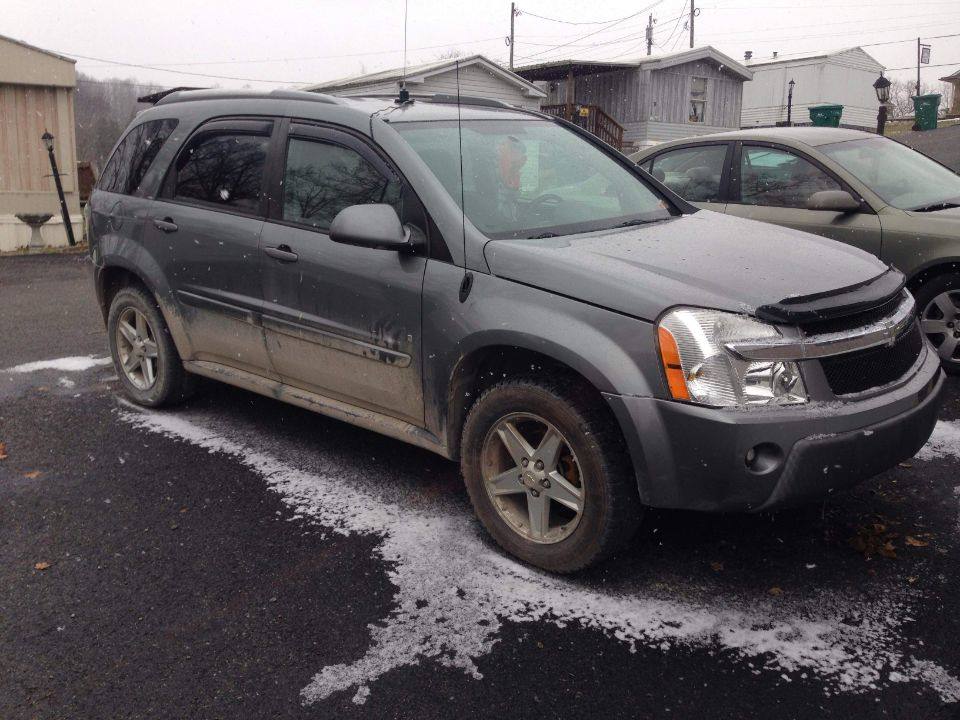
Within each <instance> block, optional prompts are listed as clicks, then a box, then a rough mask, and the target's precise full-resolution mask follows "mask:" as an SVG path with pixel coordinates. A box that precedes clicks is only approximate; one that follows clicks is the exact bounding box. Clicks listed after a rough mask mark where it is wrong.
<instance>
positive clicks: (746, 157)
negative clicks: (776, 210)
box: [740, 145, 843, 208]
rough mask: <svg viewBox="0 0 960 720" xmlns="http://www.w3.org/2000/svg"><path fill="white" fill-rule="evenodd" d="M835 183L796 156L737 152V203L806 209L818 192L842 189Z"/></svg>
mask: <svg viewBox="0 0 960 720" xmlns="http://www.w3.org/2000/svg"><path fill="white" fill-rule="evenodd" d="M842 189H843V188H842V187H841V186H840V183H838V182H837V181H836V180H834V179H833V178H832V177H830V176H829V175H827V173H826V172H824V171H823V170H821V169H820V168H819V167H817V166H816V165H814V164H813V163H812V162H810V161H809V160H806V159H804V158H802V157H800V156H799V155H795V154H794V153H791V152H787V151H786V150H781V149H779V148H772V147H761V146H757V145H744V146H743V150H742V151H741V153H740V202H741V203H743V204H744V205H764V206H767V207H789V208H803V207H806V203H807V198H809V197H810V196H811V195H813V194H814V193H815V192H820V191H821V190H842Z"/></svg>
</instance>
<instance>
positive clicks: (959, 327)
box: [920, 290, 960, 362]
mask: <svg viewBox="0 0 960 720" xmlns="http://www.w3.org/2000/svg"><path fill="white" fill-rule="evenodd" d="M920 328H921V329H922V330H923V332H924V334H925V335H926V336H927V337H928V338H930V342H932V343H933V345H934V347H936V348H937V353H938V354H939V355H940V359H941V360H943V361H945V362H950V361H956V360H958V359H960V358H958V356H957V355H958V354H957V346H958V345H960V290H947V291H946V292H942V293H940V294H939V295H937V296H936V297H935V298H933V300H931V301H930V302H929V303H927V306H926V307H925V308H924V309H923V314H922V315H921V316H920Z"/></svg>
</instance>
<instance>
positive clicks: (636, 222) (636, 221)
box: [611, 218, 656, 229]
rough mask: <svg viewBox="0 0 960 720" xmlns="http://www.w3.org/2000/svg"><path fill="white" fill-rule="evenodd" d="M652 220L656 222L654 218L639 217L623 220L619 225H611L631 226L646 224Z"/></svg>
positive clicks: (616, 226) (617, 226)
mask: <svg viewBox="0 0 960 720" xmlns="http://www.w3.org/2000/svg"><path fill="white" fill-rule="evenodd" d="M652 222H656V220H641V219H640V218H634V219H633V220H624V221H623V222H622V223H620V224H619V225H614V226H613V227H615V228H622V227H632V226H634V225H647V224H649V223H652ZM611 229H613V228H611Z"/></svg>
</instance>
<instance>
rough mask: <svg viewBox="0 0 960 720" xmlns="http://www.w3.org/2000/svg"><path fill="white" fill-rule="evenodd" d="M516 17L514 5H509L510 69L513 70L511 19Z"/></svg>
mask: <svg viewBox="0 0 960 720" xmlns="http://www.w3.org/2000/svg"><path fill="white" fill-rule="evenodd" d="M516 15H517V7H516V3H510V69H511V70H513V18H514V17H516Z"/></svg>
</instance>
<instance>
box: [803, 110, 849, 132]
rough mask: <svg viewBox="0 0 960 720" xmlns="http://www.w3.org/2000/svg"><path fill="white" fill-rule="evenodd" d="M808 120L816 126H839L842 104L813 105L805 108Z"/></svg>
mask: <svg viewBox="0 0 960 720" xmlns="http://www.w3.org/2000/svg"><path fill="white" fill-rule="evenodd" d="M807 110H808V112H809V113H810V121H811V122H812V123H813V124H814V125H815V126H816V127H840V116H841V115H843V105H814V106H813V107H810V108H807Z"/></svg>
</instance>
